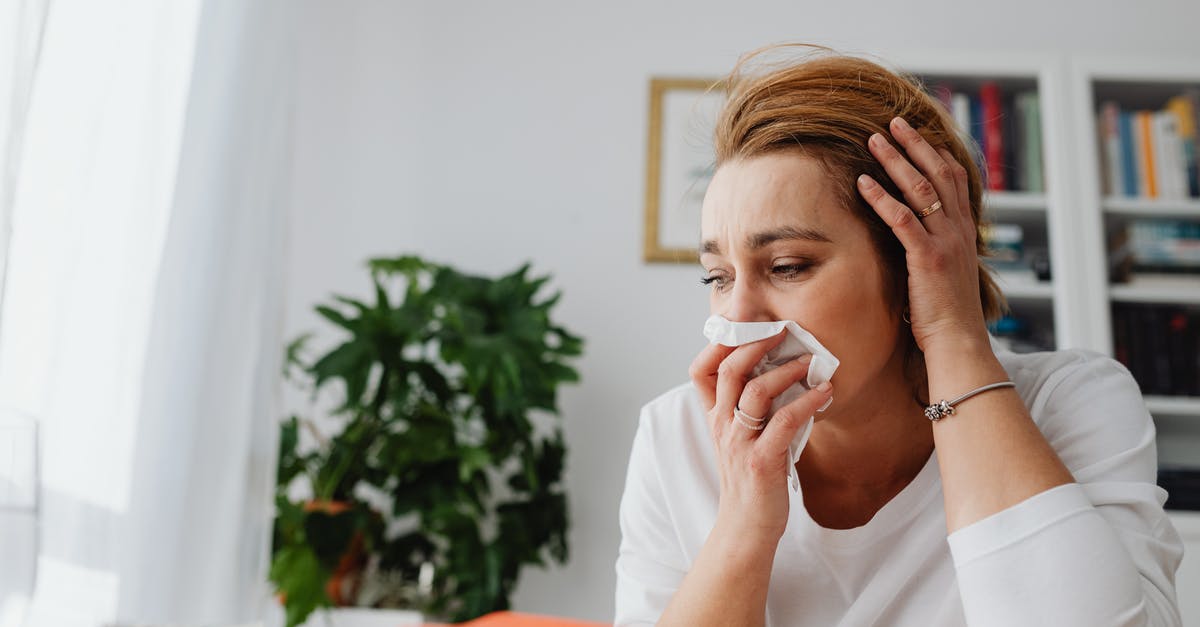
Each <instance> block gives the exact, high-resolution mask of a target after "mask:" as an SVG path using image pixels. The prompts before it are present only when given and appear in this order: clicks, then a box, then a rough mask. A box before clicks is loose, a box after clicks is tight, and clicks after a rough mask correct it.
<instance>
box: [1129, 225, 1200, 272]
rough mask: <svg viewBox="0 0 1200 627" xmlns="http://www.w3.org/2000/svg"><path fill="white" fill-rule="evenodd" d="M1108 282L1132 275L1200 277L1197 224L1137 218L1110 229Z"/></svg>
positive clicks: (1199, 237)
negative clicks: (1164, 274)
mask: <svg viewBox="0 0 1200 627" xmlns="http://www.w3.org/2000/svg"><path fill="white" fill-rule="evenodd" d="M1109 266H1110V279H1111V280H1112V281H1113V282H1115V283H1121V282H1124V281H1126V280H1128V279H1129V278H1130V277H1131V275H1132V274H1133V273H1135V272H1159V273H1169V274H1181V273H1182V274H1200V221H1195V220H1175V219H1168V218H1139V219H1135V220H1130V221H1128V222H1125V223H1123V224H1121V225H1119V226H1118V227H1116V228H1115V229H1113V231H1112V233H1111V235H1110V240H1109Z"/></svg>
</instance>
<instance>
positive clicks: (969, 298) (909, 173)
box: [858, 117, 987, 354]
mask: <svg viewBox="0 0 1200 627" xmlns="http://www.w3.org/2000/svg"><path fill="white" fill-rule="evenodd" d="M891 132H892V136H893V137H894V138H895V139H896V140H897V141H898V142H899V144H900V145H901V146H902V147H903V148H904V151H905V153H907V155H908V156H907V157H905V155H904V154H903V153H901V152H900V151H899V150H897V149H896V148H895V147H894V146H892V144H891V143H889V142H888V141H887V139H886V138H885V137H884V136H883V135H882V134H879V133H876V134H874V135H872V136H871V138H870V140H869V141H868V146H869V148H870V150H871V154H873V155H874V156H875V158H876V159H878V160H879V162H880V163H881V164H882V165H883V168H884V170H885V171H886V172H887V173H888V176H890V177H891V179H892V180H893V181H894V182H895V183H896V186H897V187H899V188H900V191H901V192H902V193H903V194H904V202H901V201H900V200H898V199H896V198H894V197H893V196H892V195H891V194H889V193H888V192H887V190H886V189H884V188H883V186H882V185H880V184H879V183H878V182H876V181H875V180H874V179H872V178H871V177H870V176H867V175H866V174H863V175H861V176H860V177H859V179H858V189H859V193H860V194H862V196H863V198H865V199H866V201H867V202H868V203H869V204H870V205H871V207H873V208H874V209H875V212H876V213H877V214H879V217H881V218H882V219H883V221H884V222H886V223H887V224H888V226H890V227H892V231H893V232H894V233H895V234H896V237H898V238H899V239H900V243H902V244H903V245H904V250H905V256H906V259H907V264H908V303H909V311H910V313H909V319H910V320H911V321H912V333H913V337H914V338H915V339H916V341H917V346H918V347H920V348H921V350H922V351H924V352H925V353H927V354H928V353H929V352H930V349H931V348H934V347H935V346H941V345H943V344H944V345H946V346H948V347H950V346H954V345H955V344H959V345H961V344H962V343H963V342H969V343H978V342H980V341H982V342H984V344H983V345H985V346H986V345H987V326H986V324H985V322H984V318H983V308H982V306H981V304H980V297H979V265H978V263H979V262H978V259H979V257H978V254H977V252H976V249H975V233H976V231H975V220H974V218H973V217H972V216H971V205H970V195H969V193H968V187H967V170H966V169H965V168H964V167H963V166H962V165H960V164H959V163H958V162H957V161H955V159H954V157H953V156H952V155H951V154H950V152H949V151H947V150H946V149H944V148H939V149H934V148H933V146H931V145H930V144H929V143H928V142H926V141H925V139H924V138H923V137H921V135H920V134H919V133H918V132H917V131H915V130H913V129H912V127H910V126H909V125H908V124H907V123H905V122H904V120H903V119H901V118H898V117H897V118H895V119H893V120H892V124H891ZM909 159H911V160H912V161H911V162H910V161H909ZM939 202H940V203H941V209H940V210H937V211H934V212H932V213H929V214H928V215H926V216H925V217H924V218H920V217H918V215H917V213H918V212H921V211H925V210H927V209H929V208H932V207H933V206H934V205H935V203H939Z"/></svg>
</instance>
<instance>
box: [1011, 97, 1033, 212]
mask: <svg viewBox="0 0 1200 627" xmlns="http://www.w3.org/2000/svg"><path fill="white" fill-rule="evenodd" d="M1028 100H1029V93H1028V92H1021V93H1019V94H1016V95H1015V96H1013V106H1012V115H1011V116H1010V117H1009V119H1010V120H1012V133H1013V134H1012V141H1010V142H1009V143H1008V145H1009V146H1010V147H1011V148H1012V161H1011V163H1012V168H1013V169H1012V173H1013V181H1012V187H1013V189H1016V190H1021V191H1026V192H1031V191H1033V190H1032V189H1030V182H1031V181H1030V180H1029V179H1030V177H1029V151H1028V150H1027V149H1026V146H1025V143H1026V138H1027V137H1029V109H1028V107H1027V106H1026V105H1027V104H1028Z"/></svg>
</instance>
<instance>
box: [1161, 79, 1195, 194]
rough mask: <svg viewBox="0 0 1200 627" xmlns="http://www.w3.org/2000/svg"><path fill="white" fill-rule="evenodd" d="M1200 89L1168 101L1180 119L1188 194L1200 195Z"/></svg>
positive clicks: (1169, 108) (1180, 136) (1180, 137)
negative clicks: (1199, 133)
mask: <svg viewBox="0 0 1200 627" xmlns="http://www.w3.org/2000/svg"><path fill="white" fill-rule="evenodd" d="M1198 101H1200V90H1192V92H1191V94H1190V95H1189V94H1187V93H1184V94H1180V95H1178V96H1175V97H1174V98H1171V99H1170V100H1168V101H1167V110H1168V111H1171V112H1173V113H1174V114H1175V115H1176V117H1177V118H1178V121H1179V143H1180V146H1179V149H1180V152H1181V153H1182V156H1183V164H1182V167H1183V171H1184V181H1185V183H1186V185H1187V196H1191V197H1193V198H1195V197H1197V196H1200V169H1198V168H1197V164H1196V150H1197V147H1196V141H1197V140H1196V125H1197V124H1196V116H1197V115H1200V102H1198Z"/></svg>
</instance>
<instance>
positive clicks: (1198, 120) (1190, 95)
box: [1183, 88, 1200, 197]
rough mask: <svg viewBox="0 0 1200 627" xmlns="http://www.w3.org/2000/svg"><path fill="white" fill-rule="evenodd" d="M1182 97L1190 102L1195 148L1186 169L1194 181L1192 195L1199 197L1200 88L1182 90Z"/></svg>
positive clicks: (1189, 177) (1190, 178)
mask: <svg viewBox="0 0 1200 627" xmlns="http://www.w3.org/2000/svg"><path fill="white" fill-rule="evenodd" d="M1183 97H1184V98H1185V99H1186V100H1187V101H1188V103H1189V104H1190V109H1191V113H1192V123H1191V127H1192V128H1193V129H1195V132H1196V134H1195V150H1194V151H1193V155H1194V159H1193V160H1192V164H1191V169H1189V171H1188V179H1189V180H1191V181H1194V182H1195V186H1194V187H1193V188H1192V196H1195V197H1200V89H1196V88H1192V89H1187V90H1184V92H1183Z"/></svg>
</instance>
